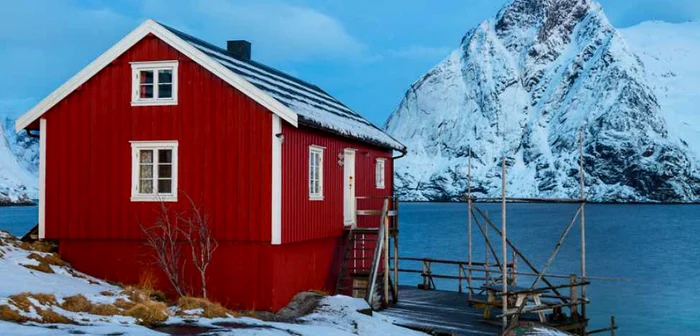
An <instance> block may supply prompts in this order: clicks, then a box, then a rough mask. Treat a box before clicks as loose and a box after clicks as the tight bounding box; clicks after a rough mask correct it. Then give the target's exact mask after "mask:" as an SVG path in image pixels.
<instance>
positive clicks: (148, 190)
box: [139, 180, 153, 194]
mask: <svg viewBox="0 0 700 336" xmlns="http://www.w3.org/2000/svg"><path fill="white" fill-rule="evenodd" d="M139 193H141V194H152V193H153V180H141V181H139Z"/></svg>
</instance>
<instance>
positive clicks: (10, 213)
mask: <svg viewBox="0 0 700 336" xmlns="http://www.w3.org/2000/svg"><path fill="white" fill-rule="evenodd" d="M38 218H39V209H38V208H37V207H36V206H0V230H5V231H8V232H10V233H11V234H13V235H15V236H18V237H21V236H23V235H24V234H25V233H27V232H28V231H29V230H30V229H31V228H32V227H33V226H34V225H36V223H37V219H38Z"/></svg>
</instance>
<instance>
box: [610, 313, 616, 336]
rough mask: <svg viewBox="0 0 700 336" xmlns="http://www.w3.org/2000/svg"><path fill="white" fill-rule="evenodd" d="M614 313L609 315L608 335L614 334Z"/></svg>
mask: <svg viewBox="0 0 700 336" xmlns="http://www.w3.org/2000/svg"><path fill="white" fill-rule="evenodd" d="M616 328H617V327H616V326H615V315H613V316H610V336H615V329H616Z"/></svg>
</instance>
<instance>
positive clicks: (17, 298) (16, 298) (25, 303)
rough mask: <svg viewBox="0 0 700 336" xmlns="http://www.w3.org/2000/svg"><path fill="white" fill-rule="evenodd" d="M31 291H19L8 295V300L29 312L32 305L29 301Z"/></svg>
mask: <svg viewBox="0 0 700 336" xmlns="http://www.w3.org/2000/svg"><path fill="white" fill-rule="evenodd" d="M31 295H32V294H31V293H19V294H15V295H10V297H9V298H10V300H11V301H12V303H13V304H14V305H15V307H17V308H19V309H22V310H23V311H25V312H29V311H30V309H31V308H32V307H34V305H33V304H32V302H31V301H29V297H30V296H31Z"/></svg>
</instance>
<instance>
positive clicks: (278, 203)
mask: <svg viewBox="0 0 700 336" xmlns="http://www.w3.org/2000/svg"><path fill="white" fill-rule="evenodd" d="M283 142H284V136H283V135H282V121H281V120H280V118H279V117H278V116H277V115H276V114H273V115H272V216H271V218H272V239H271V243H272V244H273V245H279V244H282V143H283Z"/></svg>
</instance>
